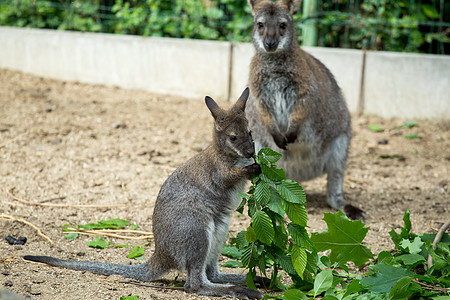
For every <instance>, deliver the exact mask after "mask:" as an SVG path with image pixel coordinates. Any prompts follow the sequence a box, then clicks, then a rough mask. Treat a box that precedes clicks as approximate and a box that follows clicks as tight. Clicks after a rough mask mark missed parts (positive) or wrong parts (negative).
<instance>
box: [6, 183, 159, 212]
mask: <svg viewBox="0 0 450 300" xmlns="http://www.w3.org/2000/svg"><path fill="white" fill-rule="evenodd" d="M13 190H14V187H12V188H10V189H9V190H7V191H6V193H7V194H8V196H9V197H11V198H12V199H14V200H16V201H18V202H20V203H23V204H27V205H31V206H44V207H72V208H110V207H133V206H137V205H143V206H146V205H150V204H148V203H134V204H104V205H102V204H61V203H45V202H31V201H29V200H25V199H21V198H19V197H16V196H14V195H13V193H12V191H13ZM64 197H65V196H64ZM61 198H62V197H61ZM53 200H54V199H53Z"/></svg>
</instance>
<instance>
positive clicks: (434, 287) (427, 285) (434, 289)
mask: <svg viewBox="0 0 450 300" xmlns="http://www.w3.org/2000/svg"><path fill="white" fill-rule="evenodd" d="M412 281H414V282H415V283H418V284H420V285H422V286H423V288H424V289H427V290H432V291H440V292H450V289H447V288H444V287H438V286H433V285H429V284H426V283H423V282H420V281H419V279H413V280H412Z"/></svg>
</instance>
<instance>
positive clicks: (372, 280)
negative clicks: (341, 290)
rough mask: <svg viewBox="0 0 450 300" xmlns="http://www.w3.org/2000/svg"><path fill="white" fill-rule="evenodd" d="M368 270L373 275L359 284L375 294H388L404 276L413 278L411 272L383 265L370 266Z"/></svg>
mask: <svg viewBox="0 0 450 300" xmlns="http://www.w3.org/2000/svg"><path fill="white" fill-rule="evenodd" d="M370 269H371V270H372V271H374V272H375V274H374V275H372V276H368V277H364V278H363V279H362V280H361V283H362V284H364V285H365V286H367V287H368V289H369V290H370V291H372V292H377V293H389V292H390V291H391V288H392V287H393V286H394V284H395V283H396V282H397V281H399V280H400V279H402V278H404V277H406V276H414V273H413V272H411V271H408V270H406V269H403V268H398V267H394V266H391V265H385V264H377V265H374V266H371V267H370Z"/></svg>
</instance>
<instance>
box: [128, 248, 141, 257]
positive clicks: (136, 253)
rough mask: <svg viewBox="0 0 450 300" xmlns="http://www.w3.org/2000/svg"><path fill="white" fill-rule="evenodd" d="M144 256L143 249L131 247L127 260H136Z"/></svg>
mask: <svg viewBox="0 0 450 300" xmlns="http://www.w3.org/2000/svg"><path fill="white" fill-rule="evenodd" d="M143 255H144V248H142V247H140V246H136V247H133V249H131V250H130V253H129V254H128V255H127V257H128V258H131V259H136V258H138V257H141V256H143Z"/></svg>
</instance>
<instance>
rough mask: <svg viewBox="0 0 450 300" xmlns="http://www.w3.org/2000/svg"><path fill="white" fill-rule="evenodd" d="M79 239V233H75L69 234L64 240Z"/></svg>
mask: <svg viewBox="0 0 450 300" xmlns="http://www.w3.org/2000/svg"><path fill="white" fill-rule="evenodd" d="M77 237H78V233H75V232H71V233H68V234H66V235H65V236H64V238H65V239H66V240H73V239H76V238H77Z"/></svg>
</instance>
